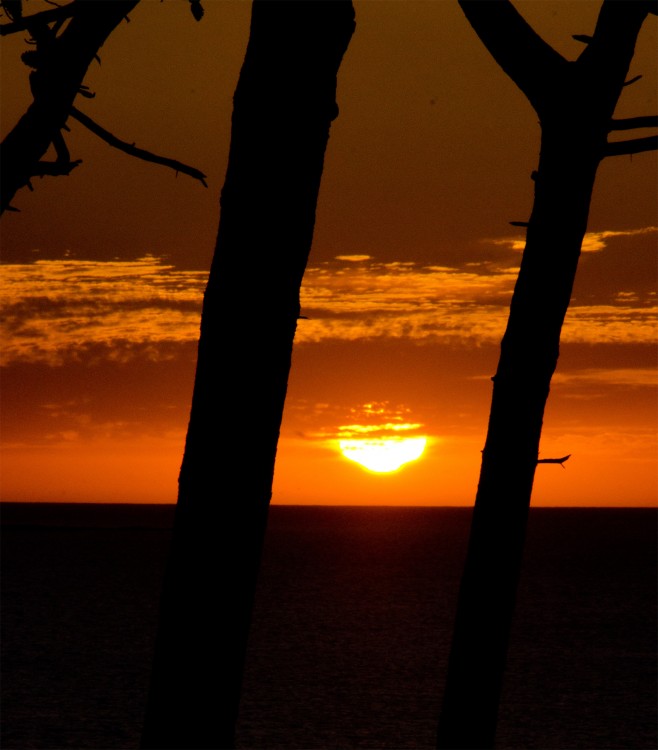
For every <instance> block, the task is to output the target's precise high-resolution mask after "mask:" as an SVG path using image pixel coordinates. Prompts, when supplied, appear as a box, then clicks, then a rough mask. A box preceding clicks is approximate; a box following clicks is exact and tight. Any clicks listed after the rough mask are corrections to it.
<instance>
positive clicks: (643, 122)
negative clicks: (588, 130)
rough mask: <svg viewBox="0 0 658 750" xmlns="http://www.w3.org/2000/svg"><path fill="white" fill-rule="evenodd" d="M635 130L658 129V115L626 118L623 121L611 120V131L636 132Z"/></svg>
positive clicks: (609, 127) (609, 128)
mask: <svg viewBox="0 0 658 750" xmlns="http://www.w3.org/2000/svg"><path fill="white" fill-rule="evenodd" d="M635 128H658V115H647V116H646V117H626V118H623V119H621V120H610V125H609V126H608V131H610V130H635Z"/></svg>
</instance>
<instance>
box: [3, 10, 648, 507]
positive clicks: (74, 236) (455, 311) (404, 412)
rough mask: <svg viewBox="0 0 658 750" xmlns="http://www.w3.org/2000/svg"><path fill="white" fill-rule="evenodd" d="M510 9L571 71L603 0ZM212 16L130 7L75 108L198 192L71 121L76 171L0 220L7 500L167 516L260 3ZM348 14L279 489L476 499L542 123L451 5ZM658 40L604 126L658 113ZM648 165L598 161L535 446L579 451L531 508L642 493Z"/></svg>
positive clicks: (302, 493) (25, 196) (6, 94)
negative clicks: (359, 454) (417, 450)
mask: <svg viewBox="0 0 658 750" xmlns="http://www.w3.org/2000/svg"><path fill="white" fill-rule="evenodd" d="M39 3H40V0H29V2H28V3H27V10H28V11H30V12H32V9H34V10H36V9H37V8H38V7H39ZM515 6H516V7H517V8H518V9H519V10H520V11H521V12H522V13H523V14H524V15H525V17H526V18H527V19H528V20H529V21H530V22H531V23H532V24H533V26H534V27H535V28H536V30H537V31H538V32H539V33H540V34H541V35H542V36H543V37H544V38H545V39H546V40H547V41H548V42H549V43H551V44H553V45H554V46H555V47H556V49H558V51H559V52H560V53H561V54H564V55H565V56H567V57H570V58H573V57H575V56H576V55H577V54H578V53H579V51H580V50H581V49H582V45H581V44H580V43H579V42H576V41H574V40H573V39H572V38H571V35H572V34H576V33H581V34H582V33H588V32H591V30H592V28H593V25H594V22H595V20H596V15H597V13H598V9H599V7H600V3H599V2H598V0H597V1H593V0H592V1H590V0H578V1H577V2H571V1H570V0H532V1H530V0H524V1H523V2H515ZM204 7H205V9H206V14H205V17H204V19H203V20H202V21H201V22H200V23H196V22H195V21H194V20H193V19H192V17H191V14H190V12H189V8H188V4H187V3H186V2H184V1H183V0H165V2H162V3H160V2H159V0H142V2H141V3H140V5H139V6H138V8H137V9H136V10H135V12H134V13H133V14H131V22H130V23H129V24H123V25H122V26H121V27H120V28H119V29H117V31H116V32H115V33H114V34H113V36H112V37H111V38H110V40H109V41H108V43H107V44H106V45H105V47H104V48H103V50H102V51H101V59H102V64H101V65H100V66H95V67H94V68H93V70H91V71H90V74H89V76H88V81H87V83H88V85H89V86H90V88H92V89H93V90H94V91H95V92H96V98H95V99H93V100H83V101H82V102H81V103H80V104H79V106H80V108H81V109H83V111H85V112H87V113H88V114H90V115H91V116H93V117H94V118H95V119H97V120H98V121H99V122H100V123H101V124H103V125H104V126H105V127H107V128H109V129H110V130H112V131H113V132H114V133H115V134H116V135H118V136H120V137H122V138H124V139H126V140H129V141H135V142H136V143H137V145H139V146H142V147H144V148H148V149H151V150H153V151H156V152H158V153H161V154H163V155H167V156H172V157H175V158H178V159H181V160H182V161H185V162H188V163H190V164H193V165H194V166H196V167H199V168H201V169H203V170H204V171H205V172H206V173H207V174H208V182H209V188H208V189H207V190H206V189H204V188H203V187H201V186H200V185H199V184H197V183H195V182H194V181H192V180H190V179H189V178H187V177H185V176H183V175H180V176H178V177H177V178H176V177H175V176H174V175H173V173H171V172H169V171H167V170H165V169H163V168H161V167H158V166H154V165H150V164H145V163H143V162H139V161H136V160H133V159H130V158H129V157H127V156H125V155H124V154H120V153H118V152H117V151H114V150H112V149H111V148H110V147H109V146H107V145H106V144H103V143H101V142H99V141H98V140H97V139H95V137H94V136H93V135H91V134H89V133H88V132H86V131H84V130H83V129H82V128H81V126H79V125H78V124H77V123H71V130H72V132H71V134H70V135H69V136H67V142H68V143H69V148H70V149H71V153H72V157H73V158H82V159H83V160H84V161H83V164H82V165H81V166H80V167H79V168H78V169H77V170H75V171H74V172H73V173H72V175H71V176H70V177H68V178H58V179H44V180H37V181H36V182H35V190H34V192H33V193H30V192H28V191H23V192H21V193H19V194H18V196H17V197H16V199H15V201H14V205H15V206H16V207H17V208H19V209H20V212H19V213H10V214H6V215H5V216H4V217H3V218H2V221H1V223H0V231H1V232H2V260H3V265H2V267H0V271H1V277H0V281H1V283H2V295H1V300H2V301H1V304H2V306H3V310H2V313H3V315H2V317H3V333H2V358H3V359H2V381H1V383H2V413H1V419H2V444H3V445H2V450H3V463H2V475H3V484H2V499H3V500H44V501H58V500H67V501H94V500H95V501H105V502H108V501H111V502H116V501H119V502H173V501H175V497H176V477H177V473H178V469H179V466H180V460H181V457H182V450H183V442H184V437H185V428H186V422H187V417H188V412H189V404H190V399H191V389H192V381H193V375H194V358H195V346H196V339H197V336H198V324H199V312H200V303H201V297H202V294H203V288H204V284H205V279H206V275H207V269H208V267H209V263H210V258H211V255H212V250H213V247H214V239H215V234H216V230H217V222H218V216H219V212H218V196H219V191H220V189H221V185H222V181H223V173H224V170H225V168H226V159H227V154H228V145H229V138H230V132H229V129H230V116H231V98H232V94H233V90H234V88H235V84H236V82H237V76H238V74H239V70H240V65H241V62H242V58H243V56H244V50H245V45H246V40H247V34H248V24H249V14H250V4H249V3H248V2H247V1H246V0H205V2H204ZM355 7H356V20H357V28H356V32H355V34H354V37H353V39H352V42H351V45H350V48H349V50H348V52H347V54H346V56H345V59H344V61H343V65H342V67H341V71H340V75H339V86H338V103H339V107H340V115H339V117H338V119H337V120H336V121H335V122H334V124H333V126H332V131H331V137H330V142H329V147H328V151H327V156H326V161H325V172H324V175H323V183H322V188H321V193H320V200H319V205H318V218H317V224H316V232H315V238H314V244H313V250H312V253H311V258H310V261H309V267H308V269H307V273H306V275H305V278H304V285H303V289H302V307H303V314H304V315H306V316H307V317H308V319H305V320H300V322H299V326H298V333H297V337H296V345H295V352H294V358H293V371H292V373H291V379H290V387H289V395H288V400H287V403H286V413H285V416H284V423H283V426H282V435H281V440H280V444H279V451H278V456H277V469H276V476H275V487H274V498H273V501H274V502H279V503H344V504H354V503H361V502H363V503H369V504H377V503H385V504H391V503H402V504H412V505H419V504H422V505H428V504H431V505H453V504H470V503H472V501H473V499H474V496H475V489H476V485H477V477H478V470H479V459H480V450H481V448H482V446H483V444H484V437H485V431H486V422H487V416H488V407H489V398H490V391H491V383H490V376H491V374H493V372H494V371H495V367H496V361H497V354H498V344H499V341H500V337H501V335H502V332H503V330H504V326H505V321H506V317H507V310H508V306H509V300H510V296H511V291H512V289H513V285H514V280H515V277H516V272H517V269H518V264H519V260H520V255H521V251H522V248H523V235H522V233H521V232H519V230H518V229H517V228H515V227H512V226H510V224H509V222H510V221H512V220H524V219H526V218H527V216H528V214H529V211H530V207H531V203H532V182H531V180H530V172H531V171H532V170H533V169H534V168H535V166H536V163H537V158H538V144H539V128H538V125H537V122H536V116H535V114H534V112H533V111H532V109H531V108H530V106H529V105H528V104H527V102H526V101H525V99H524V97H523V95H522V94H521V93H520V92H519V91H518V90H517V89H516V87H515V86H514V84H513V83H512V82H511V81H509V79H507V77H506V76H505V74H504V73H503V72H502V71H501V70H500V69H499V68H498V67H497V65H496V64H495V63H494V61H493V60H492V59H491V58H490V56H489V55H488V53H487V51H486V50H485V49H484V47H483V46H482V44H481V42H480V41H479V40H478V39H477V37H476V36H475V34H474V32H473V31H472V29H471V27H470V26H469V24H468V23H467V21H466V19H465V18H464V17H463V15H462V13H461V11H460V9H459V6H458V4H457V2H456V0H455V1H454V2H453V0H420V1H417V0H406V1H405V2H400V1H398V0H392V1H389V0H361V1H357V2H355ZM656 25H657V24H656V19H655V18H653V17H651V18H649V19H648V21H647V22H646V24H645V28H644V29H643V31H642V34H641V37H640V40H639V44H638V48H637V54H636V58H635V60H634V62H633V65H632V68H631V75H636V74H639V73H642V75H643V78H642V79H641V80H640V81H638V82H637V83H636V84H634V85H633V86H630V87H628V89H627V90H626V91H625V92H624V95H623V98H622V101H621V103H620V107H619V111H618V113H619V115H620V116H636V115H646V114H653V113H655V112H656V111H657V110H658V103H657V101H656V99H657V97H656V91H657V88H658V86H657V76H656V68H657V67H658V66H657V61H656V48H657V46H656ZM23 49H24V43H23V37H22V35H15V36H13V37H5V38H3V43H2V71H3V74H2V90H1V94H2V114H1V119H2V122H1V125H2V135H3V136H4V135H5V134H6V133H7V131H8V130H9V129H10V128H11V127H12V126H13V124H14V123H15V121H16V120H17V118H18V117H19V116H20V114H21V112H22V111H23V110H24V108H25V107H26V105H27V102H28V98H27V71H26V69H25V68H24V67H22V66H21V65H20V64H19V63H17V60H18V57H19V55H20V52H21V51H22V50H23ZM656 176H657V170H656V154H655V153H649V154H638V155H635V156H634V157H632V158H631V157H617V158H615V159H608V160H606V161H605V162H604V163H603V165H602V166H601V168H600V170H599V176H598V180H597V184H596V187H595V192H594V198H593V202H592V211H591V216H590V222H589V231H588V234H587V236H586V239H585V243H584V246H583V251H584V252H583V255H582V259H581V265H580V268H579V275H578V279H577V282H576V287H575V289H574V297H573V302H572V306H571V308H570V310H569V314H568V316H567V321H566V323H565V327H564V331H563V346H562V354H561V358H560V362H559V365H558V372H557V373H556V375H555V378H554V381H553V387H552V391H551V397H550V399H549V404H548V408H547V412H546V418H545V420H544V433H543V439H542V449H541V455H542V456H545V457H546V456H562V455H565V454H566V453H571V454H572V458H571V459H570V460H569V462H568V463H567V464H566V465H565V469H564V470H562V469H560V467H559V466H540V467H538V473H537V480H536V483H535V493H534V496H533V503H535V504H549V505H551V504H553V505H554V504H567V505H597V504H604V505H624V504H629V505H653V504H655V502H656V489H657V484H658V466H657V461H656V457H657V447H656V417H657V416H658V410H657V408H656V407H657V401H656V333H657V327H656V307H657V303H656V281H657V276H658V272H657V265H656V249H657V244H658V229H657V228H656V227H657V226H658V216H657V208H656V206H657V200H656V199H657V195H656ZM223 427H224V429H227V430H230V429H231V425H229V424H227V425H224V426H223ZM402 433H404V435H406V436H409V437H416V438H417V437H419V436H423V437H426V438H427V447H426V448H425V452H424V453H423V455H422V456H421V458H419V459H417V460H415V461H413V462H411V463H408V464H406V465H405V466H403V467H402V468H401V469H400V470H399V471H398V472H395V473H392V474H375V473H372V472H368V471H366V470H365V469H364V468H363V467H361V466H360V465H359V464H357V463H355V462H353V461H349V460H347V459H346V458H345V457H344V456H343V455H342V454H341V452H340V450H339V443H340V441H341V440H343V441H349V440H357V439H358V440H362V439H364V438H369V437H370V438H372V437H377V436H389V437H390V436H392V435H400V434H402Z"/></svg>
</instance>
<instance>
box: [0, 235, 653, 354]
mask: <svg viewBox="0 0 658 750" xmlns="http://www.w3.org/2000/svg"><path fill="white" fill-rule="evenodd" d="M649 231H655V229H654V228H648V229H642V230H634V231H633V232H625V233H624V232H599V233H596V234H595V235H592V237H593V239H592V242H593V243H596V242H604V241H605V240H606V239H607V238H608V237H617V236H620V235H622V234H642V233H645V234H646V233H648V232H649ZM516 276H517V269H516V267H510V265H509V260H508V259H505V260H504V262H502V261H499V262H494V261H490V262H482V263H469V264H467V265H465V266H464V267H463V268H455V267H448V266H437V265H429V266H422V265H420V264H416V263H411V262H405V263H400V262H397V263H381V262H378V261H376V260H375V259H374V258H372V257H371V256H367V255H350V256H347V255H343V256H337V258H336V259H335V260H334V261H331V262H326V263H322V264H320V265H315V266H310V267H309V268H308V269H307V271H306V274H305V277H304V283H303V285H302V290H301V303H302V311H303V313H304V315H305V316H306V317H307V318H308V319H304V320H300V321H299V325H298V328H297V335H296V339H295V341H296V344H298V345H304V344H311V343H319V342H322V341H330V340H334V341H336V340H340V341H356V340H378V339H380V340H384V339H387V340H390V339H405V340H410V341H413V342H415V343H418V344H455V345H465V346H479V345H483V344H497V343H498V342H499V341H500V338H501V336H502V335H503V332H504V329H505V324H506V321H507V317H508V312H509V303H510V300H511V296H512V292H513V289H514V283H515V281H516ZM206 279H207V274H206V273H205V272H199V271H181V270H178V269H176V268H175V267H174V266H171V265H166V264H165V263H164V262H163V261H162V260H161V259H159V258H156V257H154V256H145V257H144V258H140V259H139V260H136V261H130V262H126V261H113V262H96V261H80V260H70V259H65V260H57V261H37V262H35V263H32V264H5V265H3V266H1V267H0V281H1V288H2V303H1V305H2V336H3V356H4V363H3V364H10V363H12V362H19V361H23V362H41V363H47V364H49V365H53V366H55V365H62V364H64V363H65V362H66V361H68V360H82V359H84V358H85V357H86V356H88V354H89V352H90V351H91V350H94V351H96V352H97V353H98V351H99V350H101V351H102V352H104V354H102V356H105V357H107V358H108V359H119V360H122V361H124V360H128V359H130V358H131V357H132V356H135V355H136V354H137V352H138V351H139V352H141V353H142V354H144V353H146V355H147V356H149V357H150V358H151V359H154V360H158V359H167V358H170V357H171V356H172V350H175V348H176V347H178V346H180V345H182V344H186V345H189V344H190V343H193V342H196V341H197V340H198V335H199V321H200V312H201V303H202V297H203V291H204V288H205V284H206ZM657 313H658V305H657V303H656V297H655V294H654V295H651V294H647V295H641V294H636V293H626V292H623V291H622V292H618V293H616V294H615V295H614V296H611V298H610V299H608V300H602V301H601V303H600V304H579V302H578V300H574V302H573V304H572V305H571V307H570V309H569V313H568V316H567V320H566V322H565V326H564V332H563V340H564V341H565V342H567V343H587V344H607V343H624V344H626V343H654V342H655V340H656V331H657V319H658V318H657Z"/></svg>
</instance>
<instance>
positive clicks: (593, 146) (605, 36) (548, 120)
mask: <svg viewBox="0 0 658 750" xmlns="http://www.w3.org/2000/svg"><path fill="white" fill-rule="evenodd" d="M460 4H461V5H462V8H463V9H464V11H465V13H466V15H467V17H468V18H469V20H470V21H471V23H472V24H473V26H474V28H475V29H476V31H477V33H478V35H479V36H480V37H481V38H482V39H483V41H485V44H486V45H487V47H488V48H489V50H490V51H491V52H492V54H493V55H494V57H495V58H496V59H497V61H498V62H499V63H500V64H501V66H502V67H503V68H504V69H505V70H506V72H508V73H509V74H510V75H511V77H512V78H513V79H514V80H515V81H516V82H517V84H518V85H519V86H520V87H521V88H522V89H523V90H524V92H525V93H526V94H527V95H528V98H529V99H530V100H531V101H532V103H533V104H534V106H535V108H536V109H537V111H538V113H539V114H540V118H541V126H542V141H541V154H540V160H539V167H538V170H537V172H536V173H535V175H534V179H535V200H534V206H533V210H532V215H531V217H530V221H529V226H528V234H527V241H526V247H525V251H524V254H523V259H522V263H521V268H520V271H519V276H518V279H517V283H516V287H515V290H514V295H513V298H512V303H511V308H510V315H509V320H508V325H507V329H506V332H505V335H504V338H503V341H502V344H501V354H500V360H499V364H498V369H497V372H496V375H495V376H494V378H493V381H494V386H493V397H492V404H491V412H490V417H489V427H488V433H487V439H486V443H485V447H484V451H483V455H482V467H481V472H480V481H479V486H478V491H477V496H476V500H475V508H474V513H473V521H472V527H471V534H470V539H469V547H468V552H467V557H466V563H465V568H464V573H463V578H462V583H461V588H460V594H459V601H458V609H457V617H456V622H455V630H454V635H453V642H452V649H451V653H450V659H449V666H448V675H447V680H446V688H445V694H444V700H443V706H442V712H441V717H440V722H439V732H438V745H437V746H438V747H439V748H442V749H448V748H459V749H462V748H478V749H480V750H481V749H483V748H492V747H493V746H494V740H495V731H496V722H497V714H498V705H499V698H500V692H501V687H502V680H503V673H504V668H505V660H506V654H507V647H508V642H509V634H510V628H511V622H512V616H513V612H514V603H515V597H516V589H517V583H518V580H519V576H520V571H521V560H522V555H523V547H524V542H525V532H526V521H527V516H528V507H529V504H530V496H531V492H532V484H533V479H534V474H535V467H536V465H537V459H538V455H539V440H540V436H541V429H542V421H543V414H544V408H545V405H546V401H547V398H548V394H549V388H550V382H551V377H552V375H553V372H554V370H555V367H556V365H557V360H558V355H559V342H560V331H561V328H562V324H563V321H564V317H565V314H566V311H567V307H568V305H569V300H570V297H571V290H572V287H573V283H574V279H575V274H576V268H577V264H578V258H579V254H580V248H581V245H582V240H583V237H584V234H585V231H586V228H587V219H588V212H589V204H590V198H591V194H592V189H593V186H594V179H595V175H596V170H597V167H598V164H599V162H600V160H601V159H602V158H603V156H605V155H606V148H607V144H606V139H607V134H608V131H609V130H610V129H611V128H610V122H611V119H612V114H613V111H614V107H615V104H616V101H617V99H618V97H619V94H620V92H621V88H622V85H623V82H624V76H625V75H626V72H627V70H628V66H629V64H630V60H631V58H632V54H633V48H634V43H635V39H636V37H637V33H638V32H639V29H640V26H641V24H642V21H643V19H644V18H645V16H646V14H647V12H648V10H647V6H648V3H640V2H635V3H632V2H627V3H617V4H616V5H617V7H616V8H615V9H612V10H611V5H612V4H611V3H609V2H608V3H605V4H604V6H603V9H602V12H601V16H600V19H599V23H598V24H597V29H596V32H595V35H594V39H593V41H592V42H591V43H590V45H589V46H590V49H588V50H586V52H584V53H583V55H581V57H580V58H579V60H578V62H577V63H576V64H573V63H571V64H569V63H566V61H563V60H562V59H561V58H559V56H555V55H554V54H553V51H552V50H550V48H547V46H543V45H544V43H543V42H542V40H540V39H539V38H538V37H536V36H534V32H532V30H530V29H529V27H524V24H525V22H523V21H522V20H521V22H520V24H519V18H520V17H512V15H511V14H510V7H511V6H510V4H509V3H508V2H506V0H503V2H500V1H497V2H492V1H490V2H484V3H482V2H480V3H478V2H477V0H462V1H461V3H460ZM487 6H488V7H487ZM496 6H497V7H496ZM621 6H625V8H624V7H621ZM498 10H502V12H503V13H504V17H503V16H497V13H498ZM512 14H515V11H513V9H512ZM510 22H511V23H512V24H519V25H518V36H515V33H516V32H513V33H510V28H511V26H510ZM497 23H502V26H501V27H500V28H498V29H497V28H496V24H497ZM499 45H500V46H499ZM514 45H516V47H517V50H518V55H517V58H516V60H515V59H514V55H515V50H514V49H511V47H512V46H514ZM532 48H534V52H530V53H529V54H530V55H531V56H532V55H533V54H534V62H535V64H536V66H535V68H534V70H533V67H532V66H531V65H529V62H532V60H529V59H528V57H526V54H527V51H528V50H529V49H532ZM539 58H542V59H543V61H544V64H543V66H542V65H541V64H537V61H538V59H539ZM535 73H536V76H537V77H536V78H535V79H534V80H533V78H532V76H533V75H534V74H535Z"/></svg>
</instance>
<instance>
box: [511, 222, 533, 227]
mask: <svg viewBox="0 0 658 750" xmlns="http://www.w3.org/2000/svg"><path fill="white" fill-rule="evenodd" d="M510 224H511V225H512V226H513V227H528V226H530V222H528V221H510Z"/></svg>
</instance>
